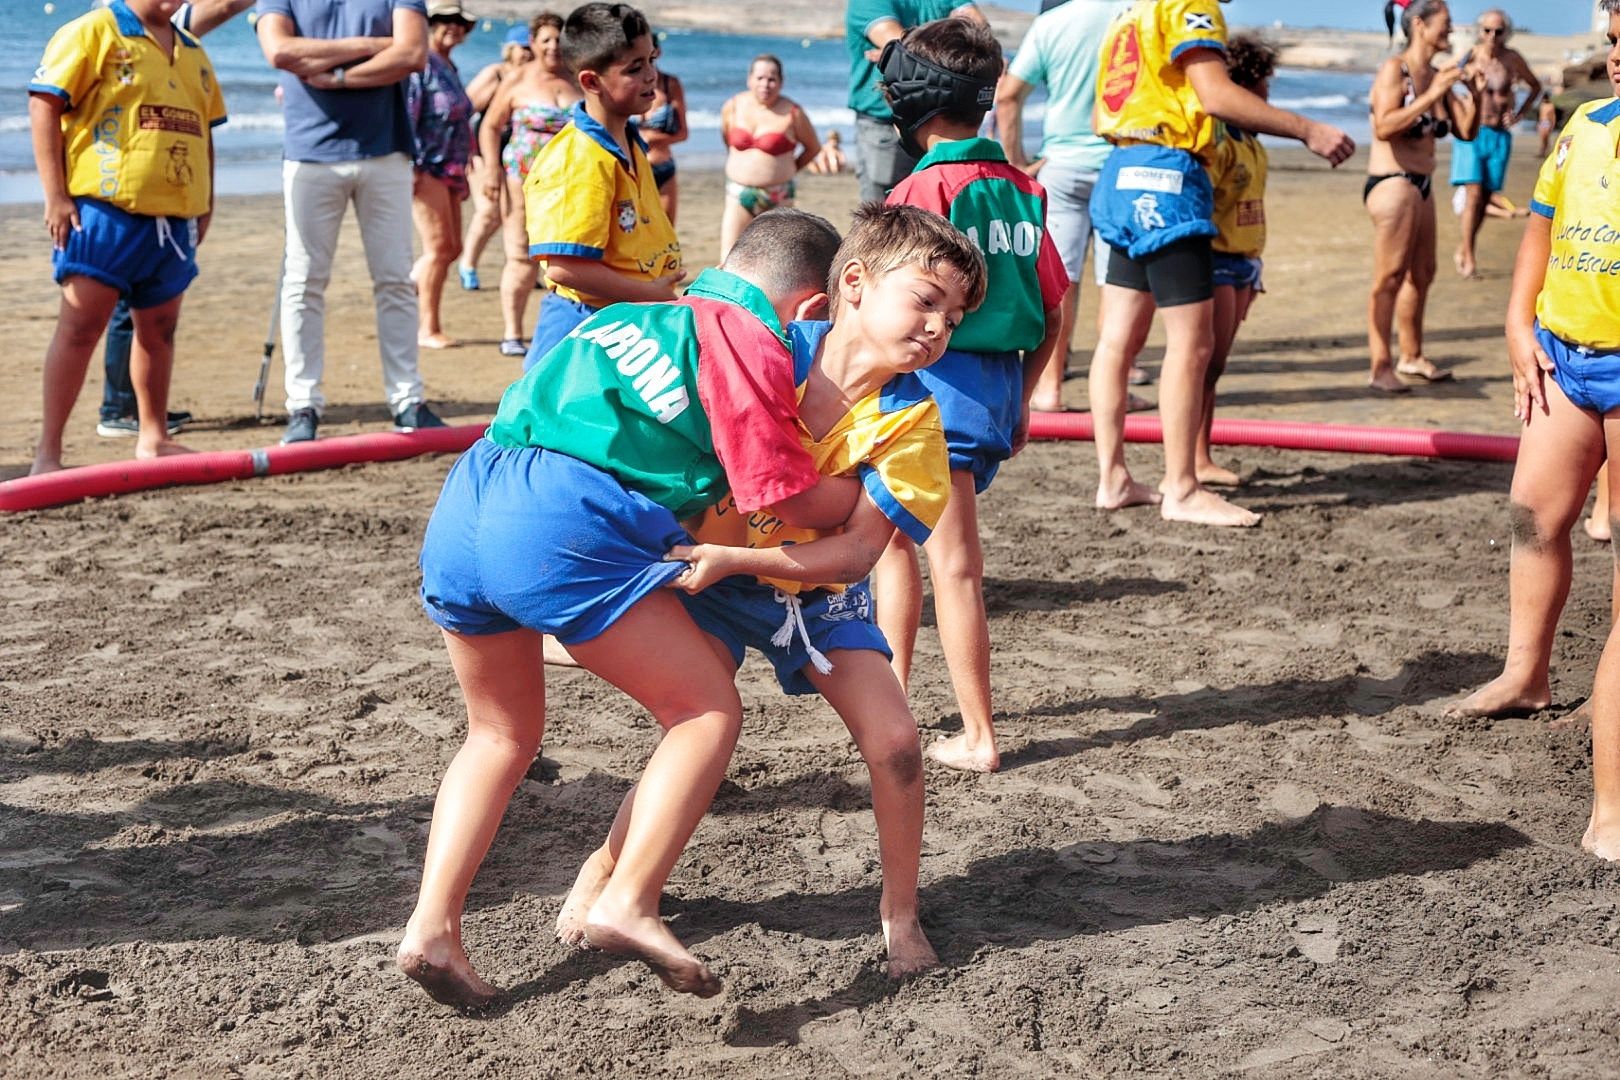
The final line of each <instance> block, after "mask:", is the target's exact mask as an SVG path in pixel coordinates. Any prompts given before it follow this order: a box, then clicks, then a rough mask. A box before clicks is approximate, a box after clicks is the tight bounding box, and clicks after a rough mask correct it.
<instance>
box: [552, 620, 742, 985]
mask: <svg viewBox="0 0 1620 1080" xmlns="http://www.w3.org/2000/svg"><path fill="white" fill-rule="evenodd" d="M569 651H570V652H572V653H573V655H574V658H575V659H576V660H578V661H579V663H580V666H582V667H584V668H586V669H587V670H589V671H592V672H594V673H596V674H597V675H599V676H601V677H602V678H604V679H606V680H607V681H608V682H610V683H612V684H613V685H614V686H616V687H618V688H619V689H621V690H623V691H624V692H625V693H627V694H629V695H630V696H631V697H633V698H635V699H636V701H638V702H640V703H641V704H642V705H643V706H644V707H645V708H646V709H647V711H648V712H650V713H652V715H653V719H655V720H657V721H658V723H659V726H661V727H662V728H663V729H664V737H663V740H662V741H661V742H660V743H659V744H658V749H656V750H655V751H653V755H652V759H651V760H650V761H648V763H647V768H646V769H645V770H644V771H643V773H642V776H641V782H640V783H639V784H638V785H637V787H636V790H635V793H634V796H633V798H632V800H631V808H630V815H629V821H628V822H627V823H626V827H625V835H624V847H623V850H622V851H621V853H620V855H619V858H618V861H617V864H616V865H615V866H613V868H612V877H611V878H610V879H609V881H608V883H607V885H606V887H605V888H603V890H602V893H601V895H600V896H599V897H597V899H596V902H595V903H594V904H592V905H591V909H590V912H589V914H588V915H587V916H586V920H585V940H586V941H587V942H589V943H590V944H591V945H592V946H594V947H595V948H598V949H601V950H602V951H603V952H608V953H613V954H615V955H619V956H633V957H636V958H637V959H639V960H642V961H643V962H645V963H646V964H647V966H648V967H650V968H652V969H653V971H654V972H655V973H656V974H657V975H658V977H659V978H660V979H662V980H663V981H664V983H665V985H667V986H669V987H670V988H671V989H674V990H679V991H682V992H684V993H689V994H696V995H698V996H699V997H712V996H713V995H715V994H717V993H719V992H720V980H719V979H716V978H715V977H714V975H713V974H711V973H710V971H709V969H708V967H707V966H706V965H704V964H703V963H702V962H701V961H699V960H698V959H697V958H696V957H694V956H693V955H692V954H691V953H690V952H688V951H687V949H686V947H685V946H684V945H682V944H681V943H680V942H679V941H678V940H676V938H675V935H674V934H672V933H670V931H669V927H667V926H665V925H664V921H663V919H662V918H660V917H659V914H658V902H659V899H660V896H661V894H662V892H663V888H664V883H665V882H666V881H667V880H668V878H669V872H670V870H671V869H672V868H673V867H674V866H675V861H676V860H677V859H678V858H680V855H681V852H682V850H683V849H685V847H686V844H687V841H688V840H690V839H691V836H692V833H693V831H694V830H695V829H696V828H697V825H698V822H699V821H701V820H702V818H703V815H704V813H705V812H706V811H707V810H708V808H709V803H710V802H712V801H713V800H714V793H715V790H716V789H717V788H719V786H720V781H721V780H722V779H723V778H724V777H725V773H726V765H727V764H728V763H729V762H730V760H731V752H732V750H733V749H734V748H735V747H736V744H737V732H738V730H739V729H740V728H741V726H742V702H741V701H740V699H739V698H738V697H737V688H736V687H735V686H734V685H733V683H732V677H733V672H732V670H731V669H730V668H729V666H728V665H726V664H724V663H722V662H721V660H720V658H719V657H718V656H716V654H715V652H714V651H713V649H712V648H711V647H710V645H709V642H708V639H707V637H706V636H705V635H704V634H703V633H702V632H701V631H700V630H698V628H697V627H696V625H694V624H693V622H692V620H691V619H690V618H689V617H688V616H687V614H686V611H685V609H684V608H682V607H681V604H680V601H679V600H677V599H676V598H675V596H674V595H673V594H672V593H670V592H668V591H660V592H656V593H653V594H652V595H650V596H648V597H647V598H646V599H644V600H642V601H641V602H640V603H638V604H636V606H635V607H633V608H631V609H630V611H628V612H627V613H626V614H625V615H624V616H623V617H622V618H620V619H619V620H618V621H617V622H615V623H614V624H613V625H612V626H611V627H609V628H608V630H607V631H606V632H605V633H603V634H602V635H601V636H599V637H596V638H593V639H592V640H590V641H587V642H582V643H579V644H576V645H570V646H569Z"/></svg>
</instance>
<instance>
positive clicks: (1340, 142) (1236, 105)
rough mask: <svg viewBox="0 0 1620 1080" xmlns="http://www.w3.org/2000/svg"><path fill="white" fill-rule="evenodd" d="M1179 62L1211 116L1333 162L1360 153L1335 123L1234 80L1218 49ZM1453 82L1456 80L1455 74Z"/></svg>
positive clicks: (1200, 51)
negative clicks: (1284, 104)
mask: <svg viewBox="0 0 1620 1080" xmlns="http://www.w3.org/2000/svg"><path fill="white" fill-rule="evenodd" d="M1179 63H1180V64H1181V69H1182V71H1184V72H1186V75H1187V81H1188V82H1190V83H1192V87H1193V90H1194V91H1196V92H1197V94H1198V100H1199V101H1200V102H1201V103H1202V104H1203V106H1204V108H1205V109H1207V110H1208V111H1209V114H1210V115H1211V116H1214V117H1216V118H1217V119H1220V120H1225V121H1226V122H1227V123H1229V124H1236V125H1237V126H1238V127H1240V128H1244V129H1245V130H1247V131H1258V132H1262V133H1264V134H1266V135H1280V136H1282V137H1283V138H1286V139H1298V140H1299V141H1300V142H1302V143H1304V144H1305V146H1306V148H1307V149H1308V150H1310V152H1311V153H1313V154H1315V155H1316V156H1317V157H1320V158H1323V159H1325V160H1326V161H1327V162H1328V163H1329V164H1332V165H1338V164H1340V163H1342V162H1343V161H1345V160H1346V159H1347V158H1349V157H1350V155H1351V154H1353V153H1355V152H1356V144H1355V142H1354V141H1352V140H1351V138H1350V136H1348V135H1346V134H1345V133H1344V132H1342V131H1340V130H1339V129H1338V128H1336V127H1334V126H1333V125H1332V124H1323V123H1318V122H1317V121H1315V120H1311V119H1309V118H1307V117H1304V116H1301V115H1299V114H1298V113H1292V112H1288V111H1287V110H1284V109H1279V108H1277V107H1276V106H1274V105H1268V104H1267V103H1266V102H1265V100H1264V99H1263V98H1260V97H1259V96H1257V95H1255V94H1251V93H1250V92H1249V91H1247V90H1245V89H1243V87H1241V86H1239V85H1238V84H1237V83H1235V82H1233V81H1232V77H1231V76H1230V75H1228V74H1227V73H1226V60H1225V58H1224V57H1223V56H1222V55H1221V53H1220V52H1219V51H1218V50H1216V49H1190V50H1188V52H1187V53H1186V55H1185V58H1184V59H1182V60H1181V61H1179ZM1443 74H1444V73H1443V72H1437V73H1436V74H1435V82H1437V83H1438V82H1439V81H1440V80H1441V77H1442V75H1443ZM1451 81H1452V82H1455V81H1456V78H1455V76H1453V77H1452V79H1451ZM1447 85H1448V86H1449V85H1450V84H1449V83H1448V84H1447ZM1431 89H1432V88H1431Z"/></svg>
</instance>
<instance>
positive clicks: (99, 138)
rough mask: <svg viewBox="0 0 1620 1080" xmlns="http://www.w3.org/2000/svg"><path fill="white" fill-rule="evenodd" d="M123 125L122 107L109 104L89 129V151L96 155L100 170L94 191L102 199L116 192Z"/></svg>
mask: <svg viewBox="0 0 1620 1080" xmlns="http://www.w3.org/2000/svg"><path fill="white" fill-rule="evenodd" d="M123 126H124V107H123V106H122V105H109V106H107V108H106V110H105V111H104V112H103V113H102V114H101V116H100V118H98V119H97V120H96V126H95V127H94V128H92V129H91V134H92V135H93V140H92V141H91V143H90V149H91V151H92V152H93V153H94V154H95V155H96V158H97V160H98V164H99V165H100V171H101V182H100V184H99V185H97V187H96V192H97V194H99V195H100V196H101V197H102V198H104V199H110V198H112V197H113V196H114V195H116V194H118V159H119V157H120V155H121V153H122V151H123V149H124V143H123V140H122V138H120V136H121V135H122V133H123Z"/></svg>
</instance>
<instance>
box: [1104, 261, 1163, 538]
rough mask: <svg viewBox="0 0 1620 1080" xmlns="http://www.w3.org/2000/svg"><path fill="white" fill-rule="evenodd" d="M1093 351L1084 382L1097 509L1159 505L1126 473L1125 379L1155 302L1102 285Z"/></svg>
mask: <svg viewBox="0 0 1620 1080" xmlns="http://www.w3.org/2000/svg"><path fill="white" fill-rule="evenodd" d="M1097 321H1098V330H1097V348H1096V349H1095V350H1094V351H1093V352H1092V354H1091V373H1090V377H1089V378H1088V380H1087V387H1088V392H1089V394H1090V397H1091V415H1092V417H1093V418H1094V420H1095V423H1094V424H1093V430H1094V435H1093V438H1094V439H1095V440H1096V443H1097V506H1098V508H1099V509H1102V510H1119V509H1122V508H1123V507H1127V506H1144V505H1151V504H1153V503H1157V502H1158V501H1159V494H1158V492H1156V491H1154V490H1153V489H1152V488H1150V487H1148V486H1147V485H1146V484H1139V483H1137V482H1136V481H1135V480H1133V479H1131V472H1130V470H1129V469H1128V468H1126V467H1125V398H1126V395H1127V394H1128V393H1129V387H1128V386H1127V385H1126V382H1125V378H1126V374H1127V373H1128V372H1129V371H1130V369H1131V362H1132V361H1134V360H1135V359H1136V354H1137V353H1138V352H1140V351H1141V348H1142V343H1143V342H1144V341H1146V340H1147V332H1148V328H1149V327H1150V326H1151V325H1152V324H1153V297H1152V296H1151V295H1150V294H1148V293H1145V292H1138V291H1136V290H1135V289H1127V288H1125V287H1123V286H1121V285H1104V286H1103V287H1102V302H1101V306H1100V309H1099V311H1098V313H1097Z"/></svg>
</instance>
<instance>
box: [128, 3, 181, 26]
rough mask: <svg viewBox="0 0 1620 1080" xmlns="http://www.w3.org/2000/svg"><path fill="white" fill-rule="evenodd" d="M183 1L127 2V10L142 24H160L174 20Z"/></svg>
mask: <svg viewBox="0 0 1620 1080" xmlns="http://www.w3.org/2000/svg"><path fill="white" fill-rule="evenodd" d="M182 2H183V0H129V10H131V11H133V12H134V13H135V17H136V18H138V19H140V20H141V21H142V22H143V23H162V22H168V21H169V20H170V19H172V18H174V13H175V12H177V11H179V10H180V5H181V3H182Z"/></svg>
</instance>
